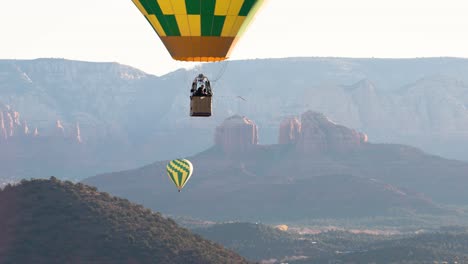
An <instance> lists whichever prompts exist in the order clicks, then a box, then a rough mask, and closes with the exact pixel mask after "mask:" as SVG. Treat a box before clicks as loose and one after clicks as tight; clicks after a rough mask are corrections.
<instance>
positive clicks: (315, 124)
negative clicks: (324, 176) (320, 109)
mask: <svg viewBox="0 0 468 264" xmlns="http://www.w3.org/2000/svg"><path fill="white" fill-rule="evenodd" d="M365 142H367V135H366V134H364V133H359V132H357V131H356V130H354V129H350V128H347V127H345V126H342V125H338V124H335V123H334V122H332V121H331V120H330V119H328V118H327V117H326V116H325V115H323V114H321V113H317V112H313V111H308V112H305V113H304V114H302V117H301V121H300V122H299V120H298V119H297V118H295V117H294V118H287V119H285V120H283V121H282V122H281V124H280V130H279V141H278V143H279V144H295V145H296V150H297V151H299V152H301V153H317V152H326V151H338V152H341V151H346V150H350V149H352V148H355V147H359V146H360V145H361V144H363V143H365Z"/></svg>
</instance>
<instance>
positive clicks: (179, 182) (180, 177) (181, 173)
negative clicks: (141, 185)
mask: <svg viewBox="0 0 468 264" xmlns="http://www.w3.org/2000/svg"><path fill="white" fill-rule="evenodd" d="M166 170H167V175H169V178H170V179H171V180H172V182H173V183H174V184H175V185H176V187H177V189H178V190H179V192H180V190H182V188H184V186H185V184H186V183H187V181H188V180H189V179H190V176H192V172H193V165H192V163H191V162H190V161H188V160H186V159H176V160H171V161H170V162H169V163H168V164H167V166H166Z"/></svg>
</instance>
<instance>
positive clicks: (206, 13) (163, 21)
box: [132, 0, 264, 62]
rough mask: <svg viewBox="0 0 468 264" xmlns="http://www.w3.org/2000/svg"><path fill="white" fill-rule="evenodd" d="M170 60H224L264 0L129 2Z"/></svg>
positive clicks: (142, 0) (150, 0)
mask: <svg viewBox="0 0 468 264" xmlns="http://www.w3.org/2000/svg"><path fill="white" fill-rule="evenodd" d="M132 1H133V3H135V5H136V6H137V7H138V9H139V10H140V11H141V13H142V14H143V15H144V16H145V18H146V19H147V20H148V22H149V23H150V24H151V26H152V27H153V28H154V30H155V31H156V33H157V34H158V35H159V37H160V38H161V41H162V42H163V43H164V45H165V46H166V48H167V50H168V51H169V53H170V54H171V56H172V58H174V59H175V60H181V61H206V62H209V61H221V60H225V59H227V57H228V56H229V53H230V52H231V50H232V48H233V47H234V46H235V44H236V42H237V40H238V39H239V37H240V36H241V35H242V33H243V31H244V30H245V28H246V27H247V25H248V24H249V22H250V20H251V19H252V18H253V16H254V15H255V13H256V11H257V10H258V8H259V7H260V6H261V4H262V3H263V2H264V0H132Z"/></svg>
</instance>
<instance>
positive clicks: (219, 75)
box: [211, 61, 228, 83]
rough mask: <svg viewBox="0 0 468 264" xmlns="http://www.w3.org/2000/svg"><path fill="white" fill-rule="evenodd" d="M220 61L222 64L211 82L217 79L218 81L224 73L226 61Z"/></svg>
mask: <svg viewBox="0 0 468 264" xmlns="http://www.w3.org/2000/svg"><path fill="white" fill-rule="evenodd" d="M221 63H222V64H223V66H222V67H221V69H220V70H219V72H218V75H216V77H215V78H214V79H212V80H211V82H212V83H216V82H217V81H219V79H221V77H223V75H224V73H225V72H226V68H227V66H228V61H224V62H221Z"/></svg>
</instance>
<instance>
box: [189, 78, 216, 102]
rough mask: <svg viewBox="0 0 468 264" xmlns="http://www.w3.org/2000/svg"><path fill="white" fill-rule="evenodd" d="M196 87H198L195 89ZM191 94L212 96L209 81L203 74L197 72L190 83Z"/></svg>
mask: <svg viewBox="0 0 468 264" xmlns="http://www.w3.org/2000/svg"><path fill="white" fill-rule="evenodd" d="M197 87H198V89H197ZM190 92H191V93H192V96H212V95H213V93H212V91H211V83H210V81H209V80H208V78H206V76H204V75H203V74H201V73H200V74H199V75H198V76H197V77H196V78H195V80H193V83H192V89H190Z"/></svg>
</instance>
